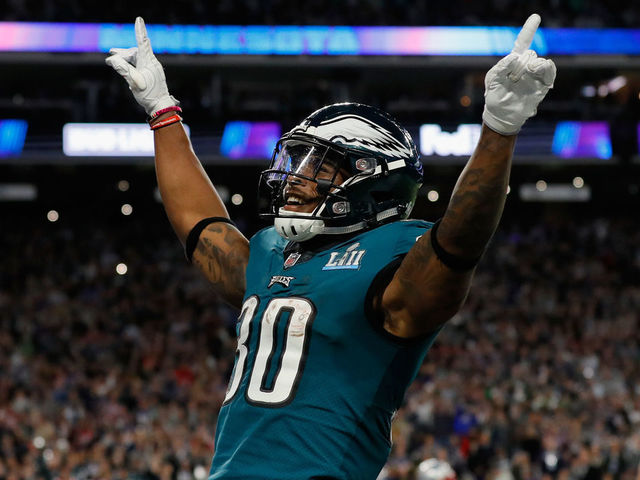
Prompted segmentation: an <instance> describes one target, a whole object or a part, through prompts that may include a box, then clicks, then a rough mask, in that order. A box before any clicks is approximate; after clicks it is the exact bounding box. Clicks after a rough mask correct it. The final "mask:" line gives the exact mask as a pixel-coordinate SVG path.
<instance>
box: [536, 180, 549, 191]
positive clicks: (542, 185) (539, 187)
mask: <svg viewBox="0 0 640 480" xmlns="http://www.w3.org/2000/svg"><path fill="white" fill-rule="evenodd" d="M546 189H547V182H545V181H544V180H538V181H537V182H536V190H538V191H539V192H544V191H545V190H546Z"/></svg>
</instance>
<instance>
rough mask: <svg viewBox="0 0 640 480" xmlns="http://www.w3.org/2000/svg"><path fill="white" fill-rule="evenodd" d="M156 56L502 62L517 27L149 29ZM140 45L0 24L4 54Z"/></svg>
mask: <svg viewBox="0 0 640 480" xmlns="http://www.w3.org/2000/svg"><path fill="white" fill-rule="evenodd" d="M147 29H148V31H149V37H150V39H151V42H152V44H153V48H154V51H155V52H156V53H169V54H205V55H207V54H216V55H400V56H402V55H412V56H421V55H470V56H473V55H500V56H502V55H505V54H507V53H509V52H510V51H511V49H512V48H513V42H514V41H515V38H516V36H517V34H518V31H519V30H520V29H519V28H512V27H346V26H335V27H332V26H229V25H226V26H223V25H201V26H199V25H157V24H152V25H148V26H147ZM114 46H118V47H132V46H135V35H134V30H133V24H112V23H100V24H96V23H86V24H85V23H33V22H0V52H103V53H106V52H108V51H109V49H110V48H111V47H114ZM532 48H533V49H535V50H536V51H537V52H538V54H539V55H576V54H588V55H620V54H623V55H640V30H631V29H579V28H573V29H553V28H549V29H545V28H542V29H538V31H537V32H536V35H535V37H534V39H533V46H532Z"/></svg>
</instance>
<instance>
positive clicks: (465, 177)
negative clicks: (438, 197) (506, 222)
mask: <svg viewBox="0 0 640 480" xmlns="http://www.w3.org/2000/svg"><path fill="white" fill-rule="evenodd" d="M484 128H485V129H486V127H484ZM514 145H515V138H514V137H504V136H502V135H499V134H496V133H495V132H488V133H485V135H483V136H482V137H481V140H480V142H479V143H478V147H477V148H476V152H475V153H474V155H473V156H472V158H471V160H470V162H469V164H468V165H467V167H466V168H465V169H464V171H463V172H462V174H461V175H460V179H459V180H458V183H457V185H456V187H455V189H454V192H453V196H452V197H451V201H450V202H449V206H448V207H447V211H446V212H445V214H444V217H443V218H442V222H441V224H440V228H439V230H438V240H439V241H440V243H441V244H443V245H444V246H446V247H448V249H450V250H451V253H454V254H458V255H461V256H464V257H466V258H475V257H479V256H480V255H482V253H483V252H484V249H485V247H486V245H487V243H488V242H489V239H490V238H491V236H492V235H493V232H494V231H495V229H496V227H497V225H498V221H499V220H500V217H501V215H502V210H503V208H504V203H505V200H506V195H507V185H508V183H509V172H510V169H511V168H510V167H511V156H512V152H513V146H514Z"/></svg>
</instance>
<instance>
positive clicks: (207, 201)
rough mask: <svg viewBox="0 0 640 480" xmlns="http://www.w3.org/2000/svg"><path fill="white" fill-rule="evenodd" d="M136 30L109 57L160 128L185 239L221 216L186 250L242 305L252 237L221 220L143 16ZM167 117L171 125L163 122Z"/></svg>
mask: <svg viewBox="0 0 640 480" xmlns="http://www.w3.org/2000/svg"><path fill="white" fill-rule="evenodd" d="M135 32H136V42H137V45H138V46H137V47H134V48H129V49H119V48H114V49H111V51H110V53H111V56H110V57H109V58H107V59H106V62H107V64H108V65H110V66H111V67H113V68H114V69H115V70H116V72H118V73H119V74H120V75H122V76H123V77H124V79H125V80H126V81H127V83H128V84H129V88H130V89H131V91H132V92H133V95H134V97H135V99H136V101H137V102H138V103H139V104H140V105H141V106H142V107H144V109H145V111H146V112H147V114H148V115H149V116H150V117H151V118H152V119H153V120H151V122H150V124H151V126H152V128H155V129H154V143H155V152H156V155H155V163H156V175H157V178H158V186H159V188H160V195H161V197H162V203H163V205H164V208H165V211H166V212H167V216H168V217H169V221H170V222H171V225H172V226H173V228H174V230H175V232H176V234H177V235H178V238H179V239H180V241H181V242H182V244H183V245H185V246H187V247H189V246H190V244H189V245H186V244H187V237H188V235H189V233H190V232H191V231H192V229H193V228H194V226H196V225H197V224H198V223H199V222H200V221H202V220H203V219H206V218H211V217H216V218H217V219H218V220H217V221H213V222H211V223H208V224H207V225H206V226H205V227H204V228H203V229H202V230H201V231H199V232H198V233H197V234H195V238H194V240H196V241H197V242H196V243H195V244H194V245H195V250H194V251H191V249H190V248H188V249H187V253H188V254H189V255H190V256H191V255H193V257H192V258H193V263H194V264H195V265H196V266H197V267H198V268H199V269H200V270H201V271H202V272H203V273H204V275H205V276H206V277H207V279H208V280H209V281H211V282H212V284H213V285H214V288H215V289H216V291H217V292H218V293H219V294H220V295H221V296H222V297H223V298H224V299H225V300H226V301H227V302H229V303H231V304H232V305H235V306H238V307H239V306H240V304H241V302H242V297H243V295H244V290H245V268H246V265H247V262H248V260H249V242H248V241H247V239H246V238H245V237H244V236H243V235H242V233H240V231H239V230H238V229H237V228H235V227H234V226H233V225H232V224H230V223H227V222H225V221H220V220H224V219H227V220H228V219H229V214H228V213H227V209H226V208H225V206H224V203H223V202H222V200H221V199H220V197H219V196H218V194H217V192H216V190H215V188H214V187H213V185H212V183H211V181H210V180H209V177H208V176H207V174H206V173H205V171H204V169H203V168H202V165H201V164H200V161H199V160H198V157H197V156H196V155H195V153H194V152H193V149H192V148H191V142H190V140H189V137H187V135H186V133H185V131H184V128H183V127H182V123H181V122H180V120H181V118H179V115H178V114H179V113H180V110H179V108H178V101H177V100H176V99H175V98H173V97H172V96H171V95H169V91H168V88H167V83H166V80H165V75H164V71H163V68H162V65H161V64H160V62H158V60H157V59H156V57H155V55H154V54H153V50H152V49H151V43H150V41H149V37H148V35H147V30H146V27H145V24H144V21H143V20H142V18H140V17H138V18H137V19H136V23H135ZM163 112H164V113H163ZM177 115H178V116H177ZM176 116H177V117H176ZM163 122H164V123H166V126H162V125H163ZM200 225H202V224H200ZM192 235H194V234H192ZM189 243H190V242H189Z"/></svg>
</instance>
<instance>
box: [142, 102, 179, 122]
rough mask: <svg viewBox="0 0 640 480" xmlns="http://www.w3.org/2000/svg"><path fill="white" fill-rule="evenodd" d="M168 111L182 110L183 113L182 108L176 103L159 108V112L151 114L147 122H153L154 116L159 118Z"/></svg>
mask: <svg viewBox="0 0 640 480" xmlns="http://www.w3.org/2000/svg"><path fill="white" fill-rule="evenodd" d="M167 112H180V113H182V109H181V108H180V107H179V106H178V105H174V106H172V107H167V108H163V109H161V110H158V111H157V112H153V113H152V114H151V115H150V116H149V118H148V119H147V122H152V121H153V119H154V118H158V117H159V116H160V115H162V114H163V113H167Z"/></svg>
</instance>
